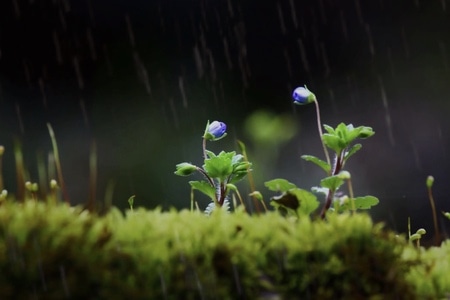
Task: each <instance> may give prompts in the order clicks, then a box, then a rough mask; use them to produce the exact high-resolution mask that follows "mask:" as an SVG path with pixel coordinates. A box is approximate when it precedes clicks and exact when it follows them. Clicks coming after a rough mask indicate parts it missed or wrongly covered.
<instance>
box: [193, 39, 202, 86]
mask: <svg viewBox="0 0 450 300" xmlns="http://www.w3.org/2000/svg"><path fill="white" fill-rule="evenodd" d="M194 59H195V65H196V67H197V75H198V78H202V77H203V73H204V70H203V61H202V57H201V55H200V50H199V48H198V45H195V46H194Z"/></svg>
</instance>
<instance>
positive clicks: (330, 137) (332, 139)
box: [322, 133, 346, 153]
mask: <svg viewBox="0 0 450 300" xmlns="http://www.w3.org/2000/svg"><path fill="white" fill-rule="evenodd" d="M322 140H323V142H324V144H325V145H326V146H327V147H328V148H330V149H332V150H333V151H334V152H336V153H341V152H342V150H343V149H345V147H346V144H345V142H344V141H343V140H342V139H341V138H340V137H339V136H337V135H334V134H329V133H324V134H323V135H322Z"/></svg>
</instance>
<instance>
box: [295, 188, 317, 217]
mask: <svg viewBox="0 0 450 300" xmlns="http://www.w3.org/2000/svg"><path fill="white" fill-rule="evenodd" d="M289 193H292V194H294V195H295V197H296V198H297V200H298V202H299V203H300V207H298V208H297V212H298V213H299V215H310V214H311V213H313V212H314V211H315V210H316V209H317V208H318V207H319V201H318V200H317V197H316V196H315V195H314V194H313V193H311V192H308V191H306V190H304V189H293V190H290V191H289Z"/></svg>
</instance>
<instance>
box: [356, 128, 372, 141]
mask: <svg viewBox="0 0 450 300" xmlns="http://www.w3.org/2000/svg"><path fill="white" fill-rule="evenodd" d="M358 128H360V131H359V136H358V137H359V138H360V139H366V138H369V137H371V136H372V135H374V134H375V131H373V130H372V127H367V126H360V127H358Z"/></svg>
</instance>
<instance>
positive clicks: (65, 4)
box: [61, 0, 70, 13]
mask: <svg viewBox="0 0 450 300" xmlns="http://www.w3.org/2000/svg"><path fill="white" fill-rule="evenodd" d="M61 2H62V4H63V8H64V12H66V13H68V12H69V11H70V2H69V0H62V1H61Z"/></svg>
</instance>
